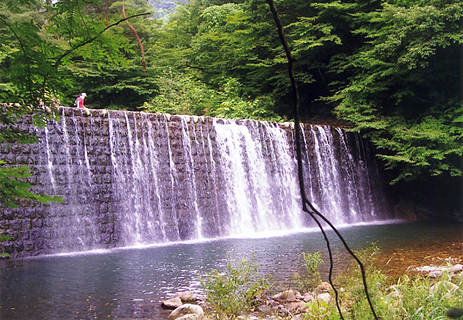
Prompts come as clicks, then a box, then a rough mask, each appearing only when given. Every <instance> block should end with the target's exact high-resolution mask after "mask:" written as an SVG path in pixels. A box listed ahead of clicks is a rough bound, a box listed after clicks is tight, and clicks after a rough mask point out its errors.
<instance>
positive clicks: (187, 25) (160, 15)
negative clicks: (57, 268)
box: [0, 0, 463, 218]
mask: <svg viewBox="0 0 463 320" xmlns="http://www.w3.org/2000/svg"><path fill="white" fill-rule="evenodd" d="M275 4H276V6H277V8H278V10H279V13H280V15H281V19H282V21H283V24H284V26H285V32H286V35H287V38H288V41H289V44H290V46H291V49H292V52H293V55H294V56H295V58H296V59H297V61H296V63H295V68H294V70H295V73H296V77H297V80H298V82H299V88H300V96H301V110H300V111H301V116H302V118H303V120H305V121H307V122H312V123H317V124H334V125H342V126H344V127H345V128H346V129H348V130H353V131H357V132H360V133H361V134H362V135H363V136H364V137H365V138H367V139H369V140H370V141H371V142H372V144H373V146H374V147H375V152H376V154H377V155H378V158H379V160H380V161H381V162H382V164H383V167H384V168H385V169H387V170H386V171H385V177H386V179H387V180H388V182H389V183H390V184H391V185H393V186H392V187H391V189H390V191H391V193H392V196H394V197H395V199H396V202H400V201H402V200H406V201H410V200H411V201H412V203H413V206H417V205H421V206H423V210H422V211H427V210H428V209H429V210H431V211H434V212H438V214H439V215H442V216H445V217H452V218H455V217H461V215H460V214H459V212H460V211H461V210H460V205H461V204H460V199H463V196H462V193H461V189H462V188H461V187H460V181H461V176H462V166H463V164H462V160H461V159H462V157H461V156H462V153H463V140H462V134H463V108H462V104H461V96H462V92H463V89H462V69H463V64H462V59H461V57H462V42H463V31H462V29H463V28H462V25H463V22H462V21H463V20H462V15H463V1H461V0H387V1H384V0H382V1H376V0H334V1H332V0H327V1H313V0H276V1H275ZM175 6H176V7H175ZM174 7H175V10H174V11H173V12H172V13H169V12H170V11H172V10H173V8H174ZM287 69H288V67H287V60H286V57H285V54H284V51H283V50H282V48H281V43H280V40H279V38H278V34H277V32H276V29H275V25H274V21H273V17H272V15H271V13H270V11H269V8H268V5H267V3H266V1H263V0H234V1H227V0H191V1H189V2H186V1H179V2H176V3H175V4H174V3H173V1H162V0H149V1H148V2H147V1H146V0H122V1H114V0H59V1H51V0H4V1H2V2H1V3H0V103H3V104H2V114H1V117H0V121H1V122H2V123H3V124H4V126H3V129H2V131H1V133H0V141H19V142H21V143H31V142H34V137H31V136H28V135H25V134H23V133H22V132H20V131H19V130H16V128H15V119H17V117H20V116H21V115H22V114H24V113H28V112H32V111H34V112H35V113H36V115H37V116H36V124H37V125H45V124H46V119H47V116H48V115H47V113H46V112H44V109H45V108H41V107H40V106H44V105H46V106H51V105H53V104H60V105H64V106H72V103H73V101H74V100H75V98H76V97H77V96H78V95H79V94H80V92H86V93H87V95H88V97H87V99H86V101H85V102H86V104H87V105H88V106H89V107H91V108H95V109H99V108H105V109H113V110H131V111H147V112H167V113H172V114H190V115H201V116H212V117H224V118H239V119H257V120H269V121H291V120H292V118H293V114H292V110H293V106H292V105H291V84H290V82H289V78H288V71H287ZM6 165H7V164H6ZM8 168H9V167H2V168H1V169H0V177H3V178H5V179H6V178H7V177H8V176H9V178H12V179H10V180H7V182H8V183H10V184H11V181H15V179H21V178H23V177H26V176H27V170H26V169H23V171H18V170H16V169H11V168H9V169H8ZM24 170H26V171H24ZM3 178H2V179H3ZM9 178H8V179H9ZM2 181H3V182H1V181H0V197H1V198H2V199H3V200H5V199H6V201H10V203H11V204H12V205H13V204H14V201H12V199H13V198H14V197H15V196H24V195H26V196H27V197H34V196H33V195H31V194H22V192H23V191H24V192H25V191H26V189H27V188H26V187H27V185H24V186H23V187H24V188H23V191H21V192H19V193H18V192H16V194H14V193H13V194H11V192H14V191H12V189H11V186H10V188H7V187H5V185H7V184H8V183H7V184H5V181H6V180H2ZM2 186H3V187H2ZM13 189H14V188H13ZM36 200H41V201H48V200H50V199H46V198H40V197H39V198H37V199H36ZM415 209H416V208H415ZM429 210H428V211H429ZM430 215H432V214H431V213H430Z"/></svg>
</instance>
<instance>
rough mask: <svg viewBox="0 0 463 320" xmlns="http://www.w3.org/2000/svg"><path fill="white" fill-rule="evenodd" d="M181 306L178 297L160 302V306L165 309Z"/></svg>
mask: <svg viewBox="0 0 463 320" xmlns="http://www.w3.org/2000/svg"><path fill="white" fill-rule="evenodd" d="M181 305H182V300H180V298H179V297H174V298H170V299H167V300H164V301H161V306H162V307H163V308H165V309H176V308H178V307H180V306H181Z"/></svg>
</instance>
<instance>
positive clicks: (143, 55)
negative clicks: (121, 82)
mask: <svg viewBox="0 0 463 320" xmlns="http://www.w3.org/2000/svg"><path fill="white" fill-rule="evenodd" d="M122 15H123V16H124V19H126V21H127V26H128V27H129V29H130V30H131V31H132V33H133V35H134V36H135V38H136V39H137V42H138V46H139V47H140V52H141V66H142V68H143V73H146V64H145V49H144V48H143V43H142V42H141V39H140V36H139V35H138V32H137V30H135V28H134V27H133V26H132V25H131V24H130V22H129V19H127V15H126V14H125V5H124V4H123V5H122Z"/></svg>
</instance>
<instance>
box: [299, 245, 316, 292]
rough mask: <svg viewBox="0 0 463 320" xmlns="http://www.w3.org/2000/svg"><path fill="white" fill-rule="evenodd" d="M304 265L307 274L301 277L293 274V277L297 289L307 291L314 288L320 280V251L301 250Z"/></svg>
mask: <svg viewBox="0 0 463 320" xmlns="http://www.w3.org/2000/svg"><path fill="white" fill-rule="evenodd" d="M302 257H303V258H304V266H305V268H306V270H307V276H305V277H301V276H300V275H299V274H295V275H294V277H293V279H294V280H295V281H296V284H297V288H298V290H300V291H302V292H307V291H308V290H312V289H314V288H316V287H317V286H318V285H319V284H320V283H321V281H322V279H321V275H320V272H319V271H318V267H320V265H321V264H323V263H324V261H323V259H322V255H321V253H320V252H309V253H306V252H303V253H302Z"/></svg>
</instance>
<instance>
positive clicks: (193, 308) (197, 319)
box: [168, 303, 205, 320]
mask: <svg viewBox="0 0 463 320" xmlns="http://www.w3.org/2000/svg"><path fill="white" fill-rule="evenodd" d="M204 319H205V318H204V310H203V308H201V307H200V306H198V305H195V304H188V303H187V304H184V305H181V306H180V307H178V308H176V309H175V310H174V311H172V312H171V313H170V315H169V318H168V320H204Z"/></svg>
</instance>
